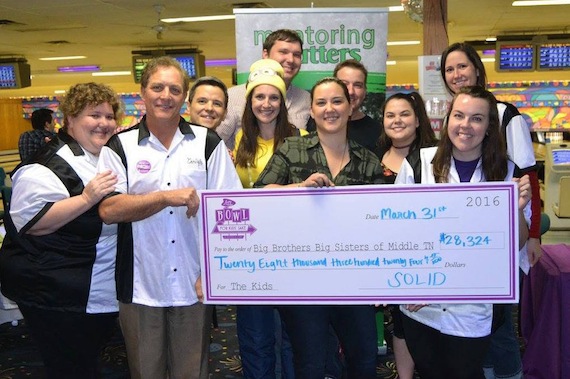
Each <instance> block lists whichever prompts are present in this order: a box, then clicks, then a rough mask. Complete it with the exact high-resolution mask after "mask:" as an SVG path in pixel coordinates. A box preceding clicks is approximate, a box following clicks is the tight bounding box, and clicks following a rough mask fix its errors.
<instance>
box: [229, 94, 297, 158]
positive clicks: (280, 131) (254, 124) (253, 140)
mask: <svg viewBox="0 0 570 379" xmlns="http://www.w3.org/2000/svg"><path fill="white" fill-rule="evenodd" d="M254 93H255V88H254V89H253V91H251V92H250V93H249V95H248V96H247V99H246V103H245V109H244V111H243V116H242V120H241V129H242V133H243V134H242V137H241V141H240V143H239V146H238V148H237V152H236V166H241V167H247V166H248V165H250V166H251V167H255V155H256V153H257V149H258V147H259V146H258V145H257V137H259V134H260V130H259V123H258V121H257V118H256V117H255V115H254V114H253V110H252V98H253V94H254ZM279 97H280V98H281V101H280V105H279V114H278V115H277V119H276V120H275V135H274V137H273V151H277V149H278V148H279V146H281V144H282V143H283V140H284V139H285V138H286V137H291V136H293V135H295V133H296V128H295V127H294V126H293V125H291V124H290V123H289V118H288V113H287V107H286V106H285V99H284V98H283V95H282V94H281V92H279Z"/></svg>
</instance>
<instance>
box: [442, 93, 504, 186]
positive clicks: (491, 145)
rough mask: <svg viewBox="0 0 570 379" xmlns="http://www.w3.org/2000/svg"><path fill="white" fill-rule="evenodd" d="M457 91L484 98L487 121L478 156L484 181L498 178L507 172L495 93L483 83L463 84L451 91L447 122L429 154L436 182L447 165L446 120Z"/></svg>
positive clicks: (445, 173) (449, 146)
mask: <svg viewBox="0 0 570 379" xmlns="http://www.w3.org/2000/svg"><path fill="white" fill-rule="evenodd" d="M460 95H467V96H471V97H473V98H477V99H483V100H485V101H487V103H488V105H489V125H488V127H487V132H486V133H485V137H484V138H483V143H482V147H481V159H482V168H483V174H484V175H485V180H486V181H502V180H504V179H505V176H506V175H507V159H508V158H507V150H506V147H505V140H504V138H503V134H502V133H501V130H500V126H501V124H500V123H499V111H498V110H497V100H496V99H495V96H493V94H492V93H491V92H489V91H487V90H486V89H484V88H483V87H480V86H467V87H463V88H461V90H460V91H459V92H458V93H457V94H455V96H454V97H453V100H452V102H451V106H450V107H449V111H448V112H447V118H446V120H447V122H446V123H445V125H444V126H443V128H442V130H441V135H440V137H441V139H440V140H439V144H438V145H437V152H436V153H435V156H434V158H433V161H432V164H433V175H434V178H435V181H436V183H446V182H447V181H448V176H449V168H450V166H451V156H452V152H453V145H452V143H451V140H450V139H449V135H448V132H447V130H448V124H449V120H450V117H451V113H452V112H453V108H454V106H455V102H456V100H457V98H458V96H460Z"/></svg>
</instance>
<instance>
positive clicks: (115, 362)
mask: <svg viewBox="0 0 570 379" xmlns="http://www.w3.org/2000/svg"><path fill="white" fill-rule="evenodd" d="M216 309H217V317H218V328H215V329H212V343H211V345H210V373H211V375H210V378H211V379H231V378H241V377H242V375H241V361H240V357H239V350H238V344H237V337H236V320H235V307H231V306H226V307H221V306H217V307H216ZM101 360H102V362H101V371H102V373H101V377H102V378H103V379H126V378H129V374H128V366H127V357H126V353H125V348H124V344H123V340H122V336H121V333H120V330H119V328H118V327H117V331H116V334H115V336H113V338H112V340H111V341H110V342H109V344H108V345H107V347H106V348H105V351H104V353H103V355H102V357H101ZM377 373H378V378H382V379H384V378H386V379H394V378H396V377H397V375H396V372H395V366H394V360H393V356H392V355H391V354H388V355H379V356H378V365H377ZM43 377H44V374H43V364H42V360H41V357H40V355H39V353H38V351H37V349H36V348H35V345H34V343H33V341H32V340H31V339H30V336H29V334H28V330H27V328H26V324H25V321H21V322H20V323H19V325H17V326H12V325H11V324H10V323H5V324H2V325H0V379H24V378H26V379H28V378H33V379H42V378H43Z"/></svg>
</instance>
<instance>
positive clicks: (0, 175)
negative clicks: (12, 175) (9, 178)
mask: <svg viewBox="0 0 570 379" xmlns="http://www.w3.org/2000/svg"><path fill="white" fill-rule="evenodd" d="M4 185H6V171H5V170H4V167H0V186H2V187H3V186H4Z"/></svg>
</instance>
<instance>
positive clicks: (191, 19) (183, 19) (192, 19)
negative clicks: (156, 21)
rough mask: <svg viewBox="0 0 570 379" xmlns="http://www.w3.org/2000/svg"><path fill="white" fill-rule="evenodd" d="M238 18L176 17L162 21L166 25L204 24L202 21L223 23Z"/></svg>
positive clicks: (228, 16)
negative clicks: (176, 23) (174, 23)
mask: <svg viewBox="0 0 570 379" xmlns="http://www.w3.org/2000/svg"><path fill="white" fill-rule="evenodd" d="M235 18H236V16H235V15H233V14H222V15H218V16H199V17H175V18H162V19H160V21H162V22H166V23H173V22H202V21H222V20H233V19H235Z"/></svg>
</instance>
